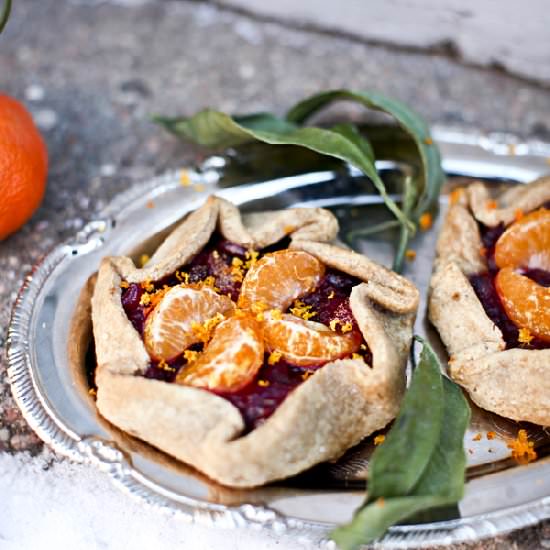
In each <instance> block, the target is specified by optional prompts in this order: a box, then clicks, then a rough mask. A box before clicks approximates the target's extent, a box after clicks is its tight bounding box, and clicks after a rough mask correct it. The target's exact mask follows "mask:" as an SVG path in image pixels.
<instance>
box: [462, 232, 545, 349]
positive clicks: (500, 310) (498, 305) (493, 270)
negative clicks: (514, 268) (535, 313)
mask: <svg viewBox="0 0 550 550" xmlns="http://www.w3.org/2000/svg"><path fill="white" fill-rule="evenodd" d="M479 227H480V231H481V239H482V241H483V246H484V248H485V254H486V258H487V266H488V268H489V270H488V272H487V273H480V274H477V275H471V276H470V283H471V285H472V287H473V289H474V291H475V293H476V295H477V297H478V299H479V301H480V302H481V304H482V305H483V308H484V309H485V312H486V313H487V315H488V317H489V319H491V321H493V323H495V325H496V326H497V327H498V328H499V329H500V331H501V332H502V336H503V338H504V341H505V342H506V348H507V349H510V348H517V347H523V348H526V349H546V348H548V347H550V346H549V344H548V342H545V341H544V340H541V339H539V338H533V340H531V342H530V343H529V344H525V343H521V342H519V340H518V338H519V329H518V327H517V326H516V325H515V324H514V323H513V322H512V321H511V320H510V319H509V317H508V316H507V315H506V312H505V310H504V307H503V306H502V302H501V300H500V297H499V295H498V293H497V290H496V287H495V277H496V274H497V273H498V266H497V265H496V263H495V246H496V243H497V241H498V239H499V237H500V236H501V235H502V233H504V230H505V227H504V224H502V223H501V224H499V225H497V226H495V227H487V226H485V225H483V224H479ZM521 271H522V273H523V274H524V275H525V276H526V277H529V278H530V279H533V281H535V282H536V283H538V284H539V285H542V286H550V272H548V271H546V270H544V269H529V268H524V269H522V270H521Z"/></svg>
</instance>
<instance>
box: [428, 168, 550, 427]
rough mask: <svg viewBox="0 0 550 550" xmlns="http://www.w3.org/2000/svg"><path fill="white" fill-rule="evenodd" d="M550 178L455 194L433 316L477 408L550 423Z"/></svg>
mask: <svg viewBox="0 0 550 550" xmlns="http://www.w3.org/2000/svg"><path fill="white" fill-rule="evenodd" d="M549 208H550V178H549V177H546V178H540V179H538V180H536V181H533V182H532V183H530V184H527V185H518V186H514V187H512V188H508V189H507V190H505V191H503V192H496V193H495V192H492V191H491V189H490V188H489V187H487V186H486V185H484V184H483V183H479V182H476V183H474V184H472V185H470V186H468V187H467V188H465V189H458V190H455V191H454V192H453V193H452V195H451V205H450V207H449V210H448V213H447V216H446V219H445V221H444V225H443V229H442V231H441V234H440V236H439V241H438V244H437V258H436V263H435V268H434V273H433V276H432V281H431V296H430V301H429V314H430V319H431V321H432V323H433V324H434V325H435V326H436V328H437V329H438V331H439V334H440V335H441V338H442V340H443V342H444V344H445V346H446V347H447V350H448V352H449V355H450V361H449V374H450V376H451V377H452V378H453V380H455V381H456V382H457V383H458V384H460V385H461V386H462V387H464V388H465V389H466V391H467V392H468V393H469V395H470V397H471V398H472V400H473V401H474V402H475V403H476V404H477V405H479V406H480V407H482V408H484V409H487V410H489V411H493V412H495V413H497V414H499V415H502V416H505V417H508V418H511V419H513V420H518V421H520V420H526V421H530V422H533V423H536V424H540V425H543V426H550V210H549Z"/></svg>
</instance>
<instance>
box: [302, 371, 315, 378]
mask: <svg viewBox="0 0 550 550" xmlns="http://www.w3.org/2000/svg"><path fill="white" fill-rule="evenodd" d="M314 374H315V371H314V370H306V371H305V372H303V373H302V380H307V379H308V378H311V377H312V376H313V375H314Z"/></svg>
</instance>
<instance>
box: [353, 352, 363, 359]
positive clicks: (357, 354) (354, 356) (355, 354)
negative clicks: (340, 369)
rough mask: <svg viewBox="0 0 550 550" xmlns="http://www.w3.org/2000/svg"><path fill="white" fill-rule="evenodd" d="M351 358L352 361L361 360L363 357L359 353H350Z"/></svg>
mask: <svg viewBox="0 0 550 550" xmlns="http://www.w3.org/2000/svg"><path fill="white" fill-rule="evenodd" d="M351 358H352V359H363V356H362V355H361V354H359V353H352V354H351Z"/></svg>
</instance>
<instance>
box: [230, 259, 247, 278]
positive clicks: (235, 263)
mask: <svg viewBox="0 0 550 550" xmlns="http://www.w3.org/2000/svg"><path fill="white" fill-rule="evenodd" d="M243 266H244V262H243V261H242V260H241V259H240V258H238V257H237V256H235V257H234V258H232V259H231V277H232V278H233V280H234V281H235V282H238V283H241V282H242V281H243V279H244V269H243Z"/></svg>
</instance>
